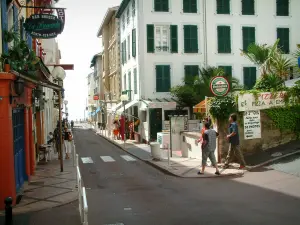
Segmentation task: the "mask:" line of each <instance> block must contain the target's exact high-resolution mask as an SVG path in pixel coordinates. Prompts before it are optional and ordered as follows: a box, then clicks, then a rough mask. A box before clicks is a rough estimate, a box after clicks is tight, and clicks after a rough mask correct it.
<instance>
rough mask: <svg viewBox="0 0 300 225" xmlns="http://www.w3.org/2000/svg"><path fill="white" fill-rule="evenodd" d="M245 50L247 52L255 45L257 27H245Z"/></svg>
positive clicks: (243, 29)
mask: <svg viewBox="0 0 300 225" xmlns="http://www.w3.org/2000/svg"><path fill="white" fill-rule="evenodd" d="M242 31H243V50H244V51H247V50H248V47H249V45H250V44H253V43H255V27H243V28H242Z"/></svg>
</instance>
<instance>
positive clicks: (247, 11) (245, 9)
mask: <svg viewBox="0 0 300 225" xmlns="http://www.w3.org/2000/svg"><path fill="white" fill-rule="evenodd" d="M254 14H255V0H242V15H254Z"/></svg>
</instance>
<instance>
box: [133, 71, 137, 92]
mask: <svg viewBox="0 0 300 225" xmlns="http://www.w3.org/2000/svg"><path fill="white" fill-rule="evenodd" d="M137 87H138V85H137V69H136V68H134V69H133V88H134V94H137Z"/></svg>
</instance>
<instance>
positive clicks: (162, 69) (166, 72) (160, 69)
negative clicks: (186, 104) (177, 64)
mask: <svg viewBox="0 0 300 225" xmlns="http://www.w3.org/2000/svg"><path fill="white" fill-rule="evenodd" d="M155 69H156V92H169V91H170V88H171V80H170V78H171V77H170V72H171V71H170V70H171V67H170V66H169V65H157V66H156V68H155Z"/></svg>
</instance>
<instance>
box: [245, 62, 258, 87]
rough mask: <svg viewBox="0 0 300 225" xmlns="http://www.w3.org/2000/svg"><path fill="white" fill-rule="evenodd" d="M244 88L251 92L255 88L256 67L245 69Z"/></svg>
mask: <svg viewBox="0 0 300 225" xmlns="http://www.w3.org/2000/svg"><path fill="white" fill-rule="evenodd" d="M243 73H244V86H245V88H246V89H248V90H250V89H252V88H253V87H254V85H255V83H256V67H244V68H243Z"/></svg>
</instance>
